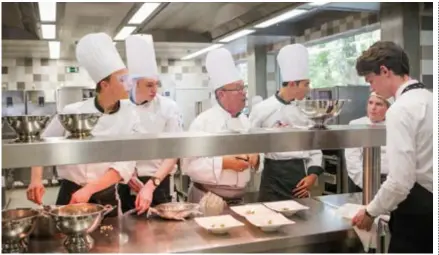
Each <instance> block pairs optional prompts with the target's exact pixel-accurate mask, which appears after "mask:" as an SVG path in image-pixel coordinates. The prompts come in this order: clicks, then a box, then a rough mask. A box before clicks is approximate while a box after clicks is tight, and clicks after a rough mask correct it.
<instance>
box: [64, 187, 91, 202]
mask: <svg viewBox="0 0 439 255" xmlns="http://www.w3.org/2000/svg"><path fill="white" fill-rule="evenodd" d="M93 194H94V192H93V190H92V189H91V188H90V187H87V186H84V187H83V188H81V189H79V190H78V191H76V192H75V193H73V194H72V197H71V199H70V202H69V204H79V203H88V201H90V197H91V196H92V195H93Z"/></svg>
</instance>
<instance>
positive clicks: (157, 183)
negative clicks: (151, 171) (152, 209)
mask: <svg viewBox="0 0 439 255" xmlns="http://www.w3.org/2000/svg"><path fill="white" fill-rule="evenodd" d="M151 180H152V184H154V186H156V187H158V186H159V185H160V179H159V178H157V177H151Z"/></svg>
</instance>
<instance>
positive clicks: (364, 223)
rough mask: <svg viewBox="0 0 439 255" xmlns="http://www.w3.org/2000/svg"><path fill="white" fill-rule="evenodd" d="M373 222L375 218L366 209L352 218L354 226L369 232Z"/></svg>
mask: <svg viewBox="0 0 439 255" xmlns="http://www.w3.org/2000/svg"><path fill="white" fill-rule="evenodd" d="M373 221H374V218H373V217H372V216H371V215H370V214H368V213H367V211H366V209H362V210H360V211H358V213H357V214H356V215H355V217H354V218H352V225H353V226H357V227H358V228H359V229H365V230H366V231H369V230H370V229H371V228H372V224H373Z"/></svg>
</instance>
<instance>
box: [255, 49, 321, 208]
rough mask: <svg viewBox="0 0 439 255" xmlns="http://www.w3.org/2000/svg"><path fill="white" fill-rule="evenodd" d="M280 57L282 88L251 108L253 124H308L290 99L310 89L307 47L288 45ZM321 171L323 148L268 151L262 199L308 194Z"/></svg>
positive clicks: (285, 198) (300, 98)
mask: <svg viewBox="0 0 439 255" xmlns="http://www.w3.org/2000/svg"><path fill="white" fill-rule="evenodd" d="M277 61H278V64H279V68H280V71H281V76H282V80H283V84H282V88H281V89H280V90H279V91H278V92H276V94H275V95H273V96H271V97H269V98H268V99H266V100H264V101H263V102H261V103H259V104H257V105H256V106H255V107H254V108H253V109H252V111H251V113H250V121H251V124H252V127H254V128H284V127H295V126H299V127H300V126H309V125H310V124H311V121H310V120H309V119H308V118H307V117H306V116H305V115H304V114H303V113H302V112H301V111H300V109H298V107H297V106H295V105H294V104H292V103H291V102H293V101H294V100H302V99H304V98H305V96H306V95H307V94H308V92H309V83H310V81H309V66H308V50H307V49H306V47H305V46H303V45H301V44H292V45H287V46H285V47H283V48H282V49H281V50H280V51H279V54H278V56H277ZM321 173H323V168H322V152H321V151H320V150H312V151H294V152H280V153H267V154H266V155H265V160H264V170H263V171H262V178H261V185H260V188H259V201H261V202H269V201H279V200H289V199H293V198H295V197H296V198H301V197H308V196H309V190H310V189H311V187H312V186H313V185H314V183H315V182H316V180H317V177H318V176H319V175H320V174H321Z"/></svg>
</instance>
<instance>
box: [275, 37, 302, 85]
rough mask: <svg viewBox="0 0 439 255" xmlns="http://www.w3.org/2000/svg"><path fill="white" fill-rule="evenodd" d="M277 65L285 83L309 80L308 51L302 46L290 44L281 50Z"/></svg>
mask: <svg viewBox="0 0 439 255" xmlns="http://www.w3.org/2000/svg"><path fill="white" fill-rule="evenodd" d="M277 63H278V65H279V68H280V73H281V76H282V81H283V82H290V81H300V80H307V79H309V65H308V50H307V49H306V47H305V46H303V45H302V44H290V45H286V46H284V47H283V48H282V49H280V51H279V54H278V55H277Z"/></svg>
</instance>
